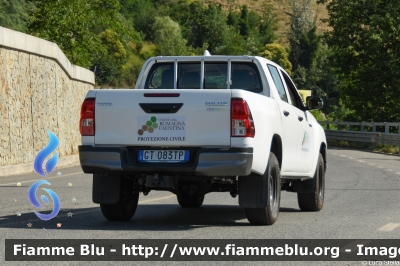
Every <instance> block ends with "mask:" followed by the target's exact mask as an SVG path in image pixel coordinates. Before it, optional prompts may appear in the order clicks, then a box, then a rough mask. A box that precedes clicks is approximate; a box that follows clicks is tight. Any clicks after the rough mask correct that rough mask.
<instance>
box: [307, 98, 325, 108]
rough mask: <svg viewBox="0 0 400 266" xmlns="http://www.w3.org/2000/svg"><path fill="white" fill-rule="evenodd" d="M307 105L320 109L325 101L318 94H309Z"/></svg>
mask: <svg viewBox="0 0 400 266" xmlns="http://www.w3.org/2000/svg"><path fill="white" fill-rule="evenodd" d="M306 105H307V108H308V110H319V109H321V108H322V107H323V106H324V101H323V100H322V98H319V97H316V96H307V98H306Z"/></svg>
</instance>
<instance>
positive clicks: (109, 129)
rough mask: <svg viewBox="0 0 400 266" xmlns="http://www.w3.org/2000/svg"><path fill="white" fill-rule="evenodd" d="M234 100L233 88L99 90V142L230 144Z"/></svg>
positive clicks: (96, 140)
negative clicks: (232, 101)
mask: <svg viewBox="0 0 400 266" xmlns="http://www.w3.org/2000/svg"><path fill="white" fill-rule="evenodd" d="M171 94H172V95H171ZM165 96H169V97H165ZM230 105H231V91H230V90H185V89H181V90H98V91H97V93H96V109H95V127H96V129H95V130H96V131H95V144H96V145H126V146H153V147H157V146H164V147H174V146H175V147H177V146H203V147H204V146H230V144H231V137H230V135H231V134H230V127H231V123H230Z"/></svg>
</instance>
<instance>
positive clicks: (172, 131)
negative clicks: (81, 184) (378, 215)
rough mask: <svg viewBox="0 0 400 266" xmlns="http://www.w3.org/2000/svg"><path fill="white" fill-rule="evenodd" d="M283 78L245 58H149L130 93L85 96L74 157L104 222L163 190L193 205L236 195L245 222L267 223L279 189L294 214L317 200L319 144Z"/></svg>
mask: <svg viewBox="0 0 400 266" xmlns="http://www.w3.org/2000/svg"><path fill="white" fill-rule="evenodd" d="M322 104H323V102H322V99H320V98H317V97H307V100H306V104H304V103H303V101H302V99H301V97H300V96H299V93H298V91H297V89H296V87H295V85H294V84H293V82H292V81H291V79H290V77H289V75H288V74H287V73H286V72H285V71H284V70H283V69H282V68H281V67H280V66H279V65H277V64H275V63H274V62H272V61H269V60H267V59H265V58H261V57H257V56H256V57H253V56H210V55H208V54H205V55H204V56H158V57H152V58H150V59H148V60H147V61H146V62H145V64H144V66H143V68H142V70H141V72H140V75H139V77H138V80H137V83H136V87H135V89H133V90H132V89H119V90H90V91H89V92H88V94H87V96H86V99H85V100H84V102H83V104H82V109H81V119H80V132H81V135H82V145H81V146H79V156H80V163H81V166H82V169H83V171H84V172H85V173H93V202H95V203H99V204H100V207H101V211H102V213H103V215H104V216H105V218H107V219H109V220H129V219H131V218H132V217H133V215H134V213H135V211H136V208H137V204H138V198H139V193H140V192H143V194H144V195H147V194H148V193H149V192H150V191H151V190H164V191H170V192H172V193H174V194H176V195H177V200H178V203H179V204H180V206H182V207H185V208H196V207H200V206H201V205H202V203H203V200H204V195H205V194H207V193H209V192H230V195H231V196H232V197H236V196H237V195H239V205H240V206H242V207H244V208H245V212H246V216H247V218H248V220H249V221H250V223H252V224H261V225H271V224H273V223H274V222H275V221H276V219H277V217H278V213H279V207H280V196H281V190H286V191H292V192H296V193H297V196H298V204H299V207H300V209H301V210H303V211H319V210H321V209H322V206H323V202H324V190H325V171H326V167H327V157H326V156H327V141H326V138H325V133H324V130H323V129H322V127H321V126H320V125H319V124H318V122H317V121H316V120H315V118H314V117H313V116H312V115H311V114H310V112H308V110H312V109H320V108H321V107H322Z"/></svg>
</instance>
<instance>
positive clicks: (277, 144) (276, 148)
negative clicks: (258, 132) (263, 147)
mask: <svg viewBox="0 0 400 266" xmlns="http://www.w3.org/2000/svg"><path fill="white" fill-rule="evenodd" d="M270 151H271V152H273V153H274V154H275V156H276V158H277V159H278V162H279V168H280V169H282V158H283V157H282V156H283V154H282V139H281V137H280V136H279V135H278V134H274V135H273V136H272V141H271V149H270Z"/></svg>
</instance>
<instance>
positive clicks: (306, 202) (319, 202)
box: [297, 153, 325, 211]
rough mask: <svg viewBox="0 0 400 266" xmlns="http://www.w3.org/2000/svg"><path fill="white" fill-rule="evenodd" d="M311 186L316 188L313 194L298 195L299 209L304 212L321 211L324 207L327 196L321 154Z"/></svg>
mask: <svg viewBox="0 0 400 266" xmlns="http://www.w3.org/2000/svg"><path fill="white" fill-rule="evenodd" d="M310 181H311V180H310ZM303 182H304V181H303ZM310 184H311V185H312V186H313V188H315V189H314V190H315V191H314V192H313V193H297V201H298V203H299V208H300V210H302V211H320V210H322V207H323V206H324V196H325V164H324V158H323V157H322V154H321V153H320V154H319V157H318V163H317V169H316V171H315V174H314V177H313V180H312V183H310Z"/></svg>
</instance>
